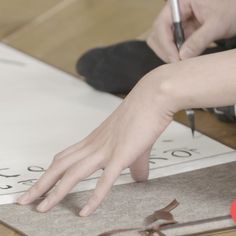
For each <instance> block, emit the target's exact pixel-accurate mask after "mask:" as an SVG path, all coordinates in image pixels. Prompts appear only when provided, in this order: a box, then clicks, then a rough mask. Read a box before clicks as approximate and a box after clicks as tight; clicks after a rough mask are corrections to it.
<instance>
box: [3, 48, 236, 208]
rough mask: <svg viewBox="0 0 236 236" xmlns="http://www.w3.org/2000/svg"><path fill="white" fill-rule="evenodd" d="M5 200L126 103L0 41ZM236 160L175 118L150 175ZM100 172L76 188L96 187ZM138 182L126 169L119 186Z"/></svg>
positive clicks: (156, 147)
mask: <svg viewBox="0 0 236 236" xmlns="http://www.w3.org/2000/svg"><path fill="white" fill-rule="evenodd" d="M0 75H1V76H0V111H1V115H0V143H1V146H0V204H6V203H13V202H15V200H16V198H17V196H19V195H20V194H22V192H24V191H26V189H27V188H29V186H30V185H32V183H34V182H35V181H36V180H37V179H38V178H39V177H40V175H41V174H42V173H43V172H44V171H45V169H46V168H47V167H48V165H49V164H50V163H51V161H52V158H53V156H54V154H56V153H58V152H59V151H61V150H63V149H64V148H66V147H67V146H69V145H71V144H73V143H75V142H78V141H79V140H81V139H82V138H84V137H85V136H86V135H87V134H89V133H90V132H91V131H92V130H93V129H94V128H96V127H97V126H98V125H99V124H100V123H101V122H102V121H103V120H104V119H105V118H106V117H107V116H108V115H109V114H110V113H111V112H112V111H113V110H114V109H115V108H116V107H117V106H118V105H119V104H120V102H121V99H119V98H117V97H115V96H112V95H109V94H105V93H101V92H97V91H95V90H93V89H92V88H90V87H89V86H87V85H86V84H85V83H84V82H82V81H79V80H78V79H76V78H74V77H73V76H71V75H68V74H66V73H64V72H62V71H60V70H58V69H56V68H53V67H51V66H49V65H46V64H44V63H42V62H40V61H38V60H36V59H34V58H32V57H30V56H27V55H25V54H23V53H21V52H19V51H17V50H15V49H12V48H10V47H8V46H6V45H4V44H0ZM235 160H236V153H235V151H234V150H233V149H231V148H229V147H226V146H225V145H222V144H220V143H218V142H216V141H214V140H212V139H210V138H208V137H206V136H204V135H202V134H200V133H198V132H197V133H196V136H195V138H194V139H193V138H192V136H191V131H190V129H189V128H187V127H185V126H183V125H181V124H178V123H176V122H172V123H171V125H170V126H169V127H168V128H167V130H166V131H165V132H164V133H163V134H162V136H161V137H160V138H159V139H158V141H157V142H156V144H155V145H154V148H153V150H152V154H151V157H150V169H151V172H150V178H158V177H162V176H167V175H173V174H177V173H182V172H186V171H191V170H194V169H199V168H205V167H209V166H213V165H218V164H222V163H227V162H232V161H235ZM100 174H101V171H98V172H96V173H95V174H94V175H92V176H90V177H89V178H88V179H87V180H84V181H82V182H81V183H80V184H79V185H78V186H76V188H75V189H74V190H73V191H84V190H89V189H92V188H94V186H95V184H96V180H97V177H99V175H100ZM130 182H132V180H131V178H130V176H129V173H128V170H125V171H124V172H123V174H122V176H121V177H120V178H119V179H118V181H117V182H116V184H124V183H130Z"/></svg>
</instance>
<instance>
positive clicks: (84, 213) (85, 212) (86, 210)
mask: <svg viewBox="0 0 236 236" xmlns="http://www.w3.org/2000/svg"><path fill="white" fill-rule="evenodd" d="M89 214H90V207H89V206H88V205H86V206H85V207H84V208H83V209H82V210H81V211H80V213H79V215H80V216H88V215H89Z"/></svg>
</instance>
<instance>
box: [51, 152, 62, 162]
mask: <svg viewBox="0 0 236 236" xmlns="http://www.w3.org/2000/svg"><path fill="white" fill-rule="evenodd" d="M62 156H63V152H60V153H57V154H56V155H55V156H54V157H53V162H55V161H57V160H59V159H60V158H62Z"/></svg>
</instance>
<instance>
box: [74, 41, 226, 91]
mask: <svg viewBox="0 0 236 236" xmlns="http://www.w3.org/2000/svg"><path fill="white" fill-rule="evenodd" d="M224 50H225V48H224V46H222V45H219V46H217V47H214V48H209V49H207V50H206V51H205V52H204V53H203V54H210V53H215V52H221V51H224ZM163 64H165V62H163V61H162V60H161V59H160V58H159V57H158V56H157V55H156V54H155V53H154V52H153V51H152V50H151V49H150V48H149V47H148V45H147V44H146V42H145V41H138V40H133V41H127V42H122V43H118V44H115V45H111V46H107V47H102V48H95V49H91V50H89V51H88V52H86V53H85V54H84V55H82V56H81V57H80V58H79V60H78V62H77V65H76V69H77V72H78V74H80V75H82V76H84V77H85V80H86V82H87V83H88V84H90V85H91V86H92V87H94V88H95V89H98V90H101V91H105V92H110V93H122V94H127V93H128V92H129V91H130V90H131V89H132V88H133V87H134V86H135V84H136V83H137V82H138V81H139V80H140V79H141V78H142V77H143V76H144V75H145V74H147V73H148V72H150V71H151V70H153V69H155V68H156V67H158V66H160V65H163Z"/></svg>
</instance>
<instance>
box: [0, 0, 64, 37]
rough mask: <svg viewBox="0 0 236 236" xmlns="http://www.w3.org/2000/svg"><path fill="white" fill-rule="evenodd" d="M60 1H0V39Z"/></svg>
mask: <svg viewBox="0 0 236 236" xmlns="http://www.w3.org/2000/svg"><path fill="white" fill-rule="evenodd" d="M60 1H62V0H40V1H38V0H10V1H9V0H1V1H0V39H1V38H4V37H6V36H7V35H9V34H11V33H12V32H14V31H15V30H17V29H19V28H20V27H22V26H23V25H25V24H27V23H28V22H30V21H31V20H32V19H34V18H35V17H37V16H39V15H40V14H42V13H43V12H44V11H45V10H47V9H49V8H51V7H53V6H55V5H56V4H57V3H59V2H60Z"/></svg>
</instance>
